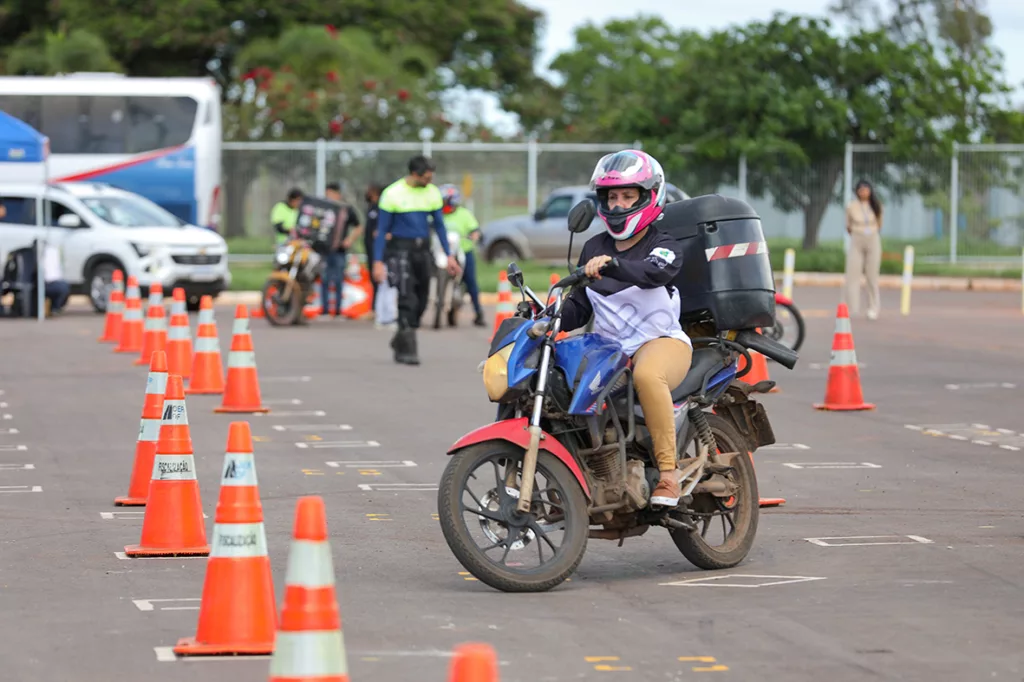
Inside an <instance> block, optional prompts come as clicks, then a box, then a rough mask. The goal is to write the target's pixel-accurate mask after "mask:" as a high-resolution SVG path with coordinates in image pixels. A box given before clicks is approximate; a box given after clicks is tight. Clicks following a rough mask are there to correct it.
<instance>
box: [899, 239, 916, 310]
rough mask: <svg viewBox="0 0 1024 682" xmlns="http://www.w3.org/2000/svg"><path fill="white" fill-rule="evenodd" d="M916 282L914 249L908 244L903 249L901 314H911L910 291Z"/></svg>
mask: <svg viewBox="0 0 1024 682" xmlns="http://www.w3.org/2000/svg"><path fill="white" fill-rule="evenodd" d="M913 282H914V247H913V246H911V245H909V244H907V248H905V249H903V293H902V296H901V297H900V312H901V313H902V314H904V315H909V314H910V290H911V286H912V284H913Z"/></svg>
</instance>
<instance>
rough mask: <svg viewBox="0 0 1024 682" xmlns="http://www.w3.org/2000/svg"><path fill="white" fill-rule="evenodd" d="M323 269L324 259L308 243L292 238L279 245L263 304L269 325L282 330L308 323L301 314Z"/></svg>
mask: <svg viewBox="0 0 1024 682" xmlns="http://www.w3.org/2000/svg"><path fill="white" fill-rule="evenodd" d="M322 268H323V258H322V257H321V256H320V254H318V253H317V252H316V251H314V250H313V247H312V245H311V244H310V243H309V242H308V241H306V240H304V239H291V240H289V241H287V242H285V243H283V244H281V245H280V246H278V248H277V250H276V252H275V253H274V269H273V271H272V272H271V273H270V275H268V276H267V281H266V283H265V284H264V285H263V300H262V303H261V305H262V307H263V313H264V314H265V315H266V318H267V320H268V321H269V322H270V324H272V325H274V326H275V327H280V326H286V325H291V324H302V323H304V322H305V320H306V316H305V315H303V314H302V311H303V308H304V307H305V305H306V301H307V300H308V299H309V295H310V294H311V293H312V292H313V287H314V286H315V285H316V279H317V277H318V276H319V274H320V271H321V270H322Z"/></svg>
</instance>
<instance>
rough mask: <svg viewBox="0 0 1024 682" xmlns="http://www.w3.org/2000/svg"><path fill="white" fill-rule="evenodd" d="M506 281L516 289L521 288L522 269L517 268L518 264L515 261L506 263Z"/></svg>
mask: <svg viewBox="0 0 1024 682" xmlns="http://www.w3.org/2000/svg"><path fill="white" fill-rule="evenodd" d="M506 274H508V282H509V284H511V285H512V286H514V287H515V288H517V289H521V288H522V286H523V281H524V279H523V271H522V270H520V269H519V266H518V265H516V264H515V263H509V265H508V272H507V273H506Z"/></svg>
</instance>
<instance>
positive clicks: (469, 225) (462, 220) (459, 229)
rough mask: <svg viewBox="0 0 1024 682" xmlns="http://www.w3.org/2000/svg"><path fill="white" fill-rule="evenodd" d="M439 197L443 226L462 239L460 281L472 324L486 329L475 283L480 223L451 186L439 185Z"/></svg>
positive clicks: (457, 190)
mask: <svg viewBox="0 0 1024 682" xmlns="http://www.w3.org/2000/svg"><path fill="white" fill-rule="evenodd" d="M440 189H441V197H442V198H443V199H444V208H443V209H442V210H441V212H442V213H444V226H445V227H447V228H448V229H449V230H451V231H453V232H456V233H458V235H459V236H460V237H462V243H461V244H460V245H459V246H460V247H461V248H462V252H463V253H464V254H465V256H466V267H465V270H463V272H462V281H463V283H464V284H465V285H466V291H468V292H469V300H471V301H472V302H473V310H474V311H475V312H476V319H474V320H473V324H475V325H476V326H477V327H486V326H487V323H486V322H485V321H484V310H483V308H481V307H480V287H479V286H477V283H476V245H477V243H478V242H479V241H480V237H481V235H482V233H481V232H480V223H478V222H477V220H476V216H474V215H473V212H472V211H470V210H469V209H468V208H466V207H465V206H463V205H462V192H460V191H459V188H458V187H456V186H455V185H452V184H446V185H441V188H440Z"/></svg>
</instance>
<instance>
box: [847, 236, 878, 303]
mask: <svg viewBox="0 0 1024 682" xmlns="http://www.w3.org/2000/svg"><path fill="white" fill-rule="evenodd" d="M881 268H882V237H881V235H879V234H878V232H872V233H870V234H862V233H860V232H857V231H854V233H853V234H852V235H850V250H849V251H848V252H847V254H846V305H848V306H849V308H850V314H851V315H856V314H857V313H859V312H860V278H861V275H863V276H864V277H865V279H867V285H868V286H867V289H868V312H870V313H878V308H879V295H878V275H879V271H880V270H881Z"/></svg>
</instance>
